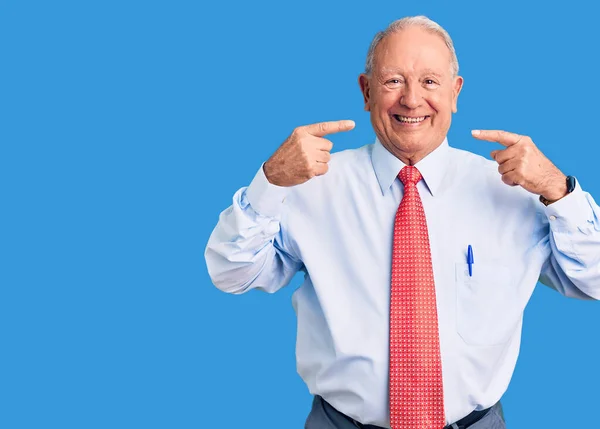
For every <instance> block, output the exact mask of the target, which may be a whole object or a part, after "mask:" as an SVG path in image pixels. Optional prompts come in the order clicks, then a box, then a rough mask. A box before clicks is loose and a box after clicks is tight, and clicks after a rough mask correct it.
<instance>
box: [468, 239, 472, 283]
mask: <svg viewBox="0 0 600 429" xmlns="http://www.w3.org/2000/svg"><path fill="white" fill-rule="evenodd" d="M467 264H469V277H473V247H471V245H470V244H469V248H468V249H467Z"/></svg>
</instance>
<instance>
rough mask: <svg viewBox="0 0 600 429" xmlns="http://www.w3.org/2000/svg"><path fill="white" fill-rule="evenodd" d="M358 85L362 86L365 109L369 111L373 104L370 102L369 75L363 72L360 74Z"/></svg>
mask: <svg viewBox="0 0 600 429" xmlns="http://www.w3.org/2000/svg"><path fill="white" fill-rule="evenodd" d="M358 85H359V86H360V91H361V92H362V95H363V98H364V100H365V110H366V111H367V112H370V111H371V104H370V103H369V98H370V95H371V88H370V86H369V85H370V81H369V76H367V75H366V74H364V73H361V74H360V76H358Z"/></svg>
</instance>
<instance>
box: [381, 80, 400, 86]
mask: <svg viewBox="0 0 600 429" xmlns="http://www.w3.org/2000/svg"><path fill="white" fill-rule="evenodd" d="M385 84H386V86H391V87H396V86H398V85H401V84H402V81H401V80H400V79H389V80H388V81H386V83H385Z"/></svg>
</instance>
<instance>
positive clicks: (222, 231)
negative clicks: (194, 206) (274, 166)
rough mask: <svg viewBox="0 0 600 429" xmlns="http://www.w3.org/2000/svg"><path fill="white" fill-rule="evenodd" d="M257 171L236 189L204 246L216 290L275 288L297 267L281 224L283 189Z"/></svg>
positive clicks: (266, 289) (288, 279)
mask: <svg viewBox="0 0 600 429" xmlns="http://www.w3.org/2000/svg"><path fill="white" fill-rule="evenodd" d="M265 182H266V179H265V178H264V173H263V172H262V171H259V173H258V174H257V177H255V179H254V180H253V182H252V183H251V185H250V186H249V187H248V188H242V189H240V190H238V191H237V192H236V193H235V195H234V197H233V203H232V205H231V206H230V207H228V208H227V209H226V210H224V211H223V212H222V213H221V214H220V216H219V221H218V223H217V225H216V227H215V229H214V230H213V232H212V234H211V236H210V238H209V241H208V244H207V246H206V251H205V258H206V264H207V268H208V272H209V274H210V277H211V279H212V281H213V283H214V284H215V286H216V287H218V288H219V289H221V290H223V291H225V292H229V293H243V292H245V291H247V290H250V289H255V288H256V289H262V290H265V291H268V292H274V291H276V290H278V289H279V288H281V287H283V286H285V285H286V284H287V283H288V282H289V281H290V280H291V278H292V277H293V275H294V274H295V273H296V272H297V271H298V269H299V268H300V266H301V263H300V261H298V259H297V258H295V257H294V256H292V255H291V252H289V250H288V249H287V248H286V244H287V243H286V242H285V241H286V238H285V237H286V236H285V234H284V231H282V228H281V217H282V215H283V207H282V201H281V200H282V199H283V198H284V195H285V194H286V192H287V191H286V190H285V189H282V188H279V187H273V186H272V185H269V184H268V182H267V183H265Z"/></svg>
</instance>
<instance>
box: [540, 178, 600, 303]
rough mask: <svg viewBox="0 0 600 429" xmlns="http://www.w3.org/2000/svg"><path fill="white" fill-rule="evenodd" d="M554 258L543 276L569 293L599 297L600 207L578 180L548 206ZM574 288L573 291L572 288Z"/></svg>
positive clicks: (552, 257) (575, 295)
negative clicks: (576, 290)
mask: <svg viewBox="0 0 600 429" xmlns="http://www.w3.org/2000/svg"><path fill="white" fill-rule="evenodd" d="M545 212H546V216H547V218H548V222H549V225H550V235H549V240H550V247H551V250H552V252H551V260H550V261H549V262H548V263H547V265H546V267H545V270H544V272H543V273H542V277H541V278H540V280H541V281H542V282H543V283H545V284H549V283H550V285H551V286H553V287H555V288H557V289H559V291H560V292H561V293H563V294H565V295H567V296H574V297H577V298H581V296H579V294H578V293H577V292H573V291H572V289H573V287H575V288H577V289H578V291H581V292H583V293H584V294H585V296H586V297H589V298H593V299H600V208H599V207H598V205H597V204H596V203H595V202H594V200H593V198H592V197H591V195H589V194H588V193H586V192H584V191H583V190H582V189H581V188H580V186H579V184H577V187H576V189H575V190H574V191H573V192H572V193H571V194H569V195H567V196H565V197H564V198H561V199H560V200H559V201H557V202H555V203H552V204H550V205H548V206H547V207H546V208H545ZM570 289H571V291H570Z"/></svg>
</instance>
